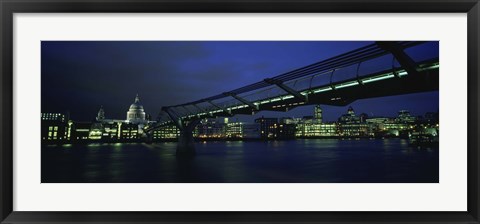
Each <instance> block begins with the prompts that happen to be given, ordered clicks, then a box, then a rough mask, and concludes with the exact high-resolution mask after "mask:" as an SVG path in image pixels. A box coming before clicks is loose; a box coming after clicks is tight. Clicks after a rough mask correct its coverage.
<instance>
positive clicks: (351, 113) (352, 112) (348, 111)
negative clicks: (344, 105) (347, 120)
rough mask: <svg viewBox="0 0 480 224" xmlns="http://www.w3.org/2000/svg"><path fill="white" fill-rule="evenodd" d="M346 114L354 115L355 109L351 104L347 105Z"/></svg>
mask: <svg viewBox="0 0 480 224" xmlns="http://www.w3.org/2000/svg"><path fill="white" fill-rule="evenodd" d="M347 114H349V115H351V116H354V115H355V111H354V110H353V108H352V107H351V106H350V107H348V110H347Z"/></svg>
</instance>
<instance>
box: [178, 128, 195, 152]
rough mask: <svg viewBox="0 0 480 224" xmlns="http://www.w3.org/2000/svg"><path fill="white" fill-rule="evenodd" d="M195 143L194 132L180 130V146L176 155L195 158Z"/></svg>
mask: <svg viewBox="0 0 480 224" xmlns="http://www.w3.org/2000/svg"><path fill="white" fill-rule="evenodd" d="M195 154H196V152H195V143H194V141H193V130H187V128H185V129H183V130H180V136H178V144H177V151H176V155H177V156H180V157H192V156H195Z"/></svg>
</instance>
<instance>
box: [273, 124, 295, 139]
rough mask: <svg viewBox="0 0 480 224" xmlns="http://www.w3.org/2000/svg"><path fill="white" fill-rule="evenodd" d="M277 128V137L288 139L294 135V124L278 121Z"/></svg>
mask: <svg viewBox="0 0 480 224" xmlns="http://www.w3.org/2000/svg"><path fill="white" fill-rule="evenodd" d="M277 129H278V130H277V138H280V139H290V138H294V137H295V132H296V130H297V127H296V124H285V123H280V124H278V128H277Z"/></svg>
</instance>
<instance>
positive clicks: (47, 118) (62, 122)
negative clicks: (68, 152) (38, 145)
mask: <svg viewBox="0 0 480 224" xmlns="http://www.w3.org/2000/svg"><path fill="white" fill-rule="evenodd" d="M67 120H68V117H67V116H65V114H61V113H41V128H40V129H41V131H40V132H41V138H42V139H41V140H42V143H59V142H63V141H66V140H68V138H69V137H68V133H69V131H70V129H69V128H70V125H69V124H68V121H67Z"/></svg>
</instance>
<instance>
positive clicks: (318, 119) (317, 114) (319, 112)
mask: <svg viewBox="0 0 480 224" xmlns="http://www.w3.org/2000/svg"><path fill="white" fill-rule="evenodd" d="M314 117H315V120H316V122H317V123H322V122H323V118H322V108H321V107H320V105H316V106H315V111H314Z"/></svg>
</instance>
